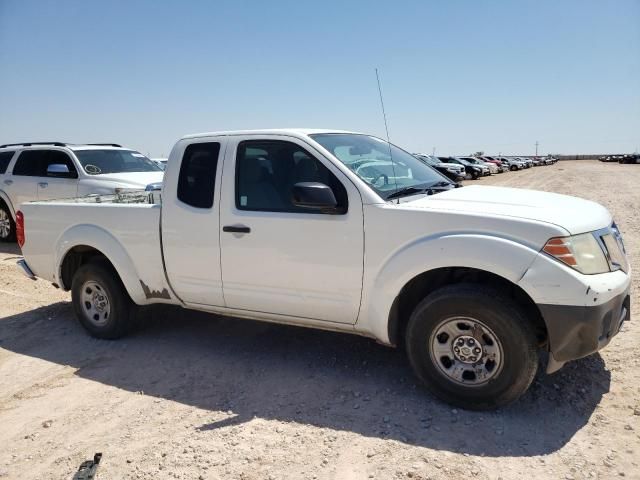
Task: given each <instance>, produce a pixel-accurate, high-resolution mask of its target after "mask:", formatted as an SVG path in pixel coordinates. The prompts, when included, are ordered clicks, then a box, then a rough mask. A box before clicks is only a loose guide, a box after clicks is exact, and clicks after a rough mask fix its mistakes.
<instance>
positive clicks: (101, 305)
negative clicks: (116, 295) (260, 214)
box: [80, 280, 111, 327]
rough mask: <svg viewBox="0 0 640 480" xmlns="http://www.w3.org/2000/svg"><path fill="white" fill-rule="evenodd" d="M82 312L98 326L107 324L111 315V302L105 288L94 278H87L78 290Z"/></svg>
mask: <svg viewBox="0 0 640 480" xmlns="http://www.w3.org/2000/svg"><path fill="white" fill-rule="evenodd" d="M80 292H81V293H80V296H81V301H82V309H83V312H84V314H85V316H86V318H87V320H89V321H90V322H91V323H93V324H94V325H96V326H98V327H102V326H104V325H106V324H107V322H108V321H109V317H110V316H111V302H110V301H109V295H108V293H107V291H106V289H105V288H104V287H103V286H102V285H100V284H99V283H98V282H96V281H95V280H89V281H87V282H85V283H84V284H83V285H82V289H81V290H80Z"/></svg>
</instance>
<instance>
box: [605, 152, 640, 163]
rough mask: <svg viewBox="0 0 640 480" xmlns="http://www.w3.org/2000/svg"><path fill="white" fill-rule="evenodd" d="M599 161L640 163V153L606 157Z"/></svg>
mask: <svg viewBox="0 0 640 480" xmlns="http://www.w3.org/2000/svg"><path fill="white" fill-rule="evenodd" d="M598 160H600V161H601V162H616V163H640V153H625V154H624V155H604V156H602V157H600V158H599V159H598Z"/></svg>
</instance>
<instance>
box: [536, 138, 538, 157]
mask: <svg viewBox="0 0 640 480" xmlns="http://www.w3.org/2000/svg"><path fill="white" fill-rule="evenodd" d="M537 156H538V141H537V140H536V157H537Z"/></svg>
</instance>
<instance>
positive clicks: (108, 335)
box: [71, 262, 133, 339]
mask: <svg viewBox="0 0 640 480" xmlns="http://www.w3.org/2000/svg"><path fill="white" fill-rule="evenodd" d="M90 280H94V281H95V282H97V283H98V284H99V285H100V286H101V287H102V288H103V289H104V290H105V292H106V294H107V297H108V299H109V304H110V307H111V314H110V317H109V319H108V321H107V323H106V324H105V325H102V326H100V325H96V324H94V323H93V322H91V320H89V319H88V318H87V316H86V314H85V310H84V307H83V305H82V295H81V293H82V292H81V289H82V286H83V285H84V284H85V282H87V281H90ZM71 298H72V301H73V309H74V311H75V314H76V317H77V319H78V321H79V322H80V324H81V325H82V326H83V327H84V328H85V329H86V330H87V331H88V332H89V333H90V334H91V335H92V336H94V337H97V338H103V339H116V338H119V337H121V336H123V335H124V334H125V333H126V331H127V329H128V328H129V326H130V323H131V322H130V318H131V312H132V307H133V302H132V301H131V299H130V298H129V294H128V293H127V292H126V290H125V288H124V285H122V282H121V281H120V278H119V277H118V275H117V273H116V272H115V271H114V270H113V269H112V268H109V267H108V266H106V265H104V264H103V263H101V262H95V263H94V262H90V263H87V264H85V265H82V266H81V267H80V268H79V269H78V271H77V272H76V274H75V275H74V277H73V282H72V287H71Z"/></svg>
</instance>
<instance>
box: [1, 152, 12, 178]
mask: <svg viewBox="0 0 640 480" xmlns="http://www.w3.org/2000/svg"><path fill="white" fill-rule="evenodd" d="M13 153H14V152H0V175H2V174H3V173H6V171H7V168H9V163H10V162H11V159H12V158H13Z"/></svg>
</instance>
